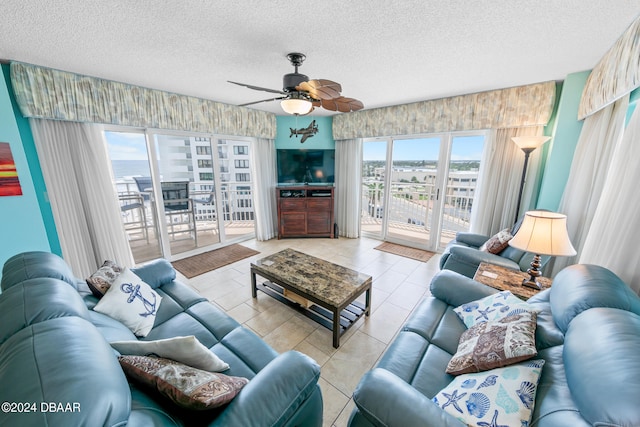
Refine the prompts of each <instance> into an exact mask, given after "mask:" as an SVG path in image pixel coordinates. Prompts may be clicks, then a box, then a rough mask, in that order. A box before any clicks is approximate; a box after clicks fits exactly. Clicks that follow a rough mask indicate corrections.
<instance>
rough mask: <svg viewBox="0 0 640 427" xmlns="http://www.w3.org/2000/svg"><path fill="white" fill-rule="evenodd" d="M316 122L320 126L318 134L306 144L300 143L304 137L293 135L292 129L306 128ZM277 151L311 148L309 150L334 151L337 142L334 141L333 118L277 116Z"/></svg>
mask: <svg viewBox="0 0 640 427" xmlns="http://www.w3.org/2000/svg"><path fill="white" fill-rule="evenodd" d="M313 120H315V121H316V124H317V125H318V133H316V134H315V135H314V136H312V137H311V138H308V139H307V140H306V141H305V142H304V144H302V143H300V141H301V140H302V136H301V135H298V137H297V138H296V135H292V134H291V129H301V128H306V127H307V126H309V124H310V123H311V122H312V121H313ZM276 124H277V131H276V140H275V144H276V149H291V148H309V149H323V150H326V149H334V148H336V142H335V141H334V139H333V118H332V117H314V116H300V117H296V116H277V117H276Z"/></svg>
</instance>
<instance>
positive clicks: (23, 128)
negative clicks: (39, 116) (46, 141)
mask: <svg viewBox="0 0 640 427" xmlns="http://www.w3.org/2000/svg"><path fill="white" fill-rule="evenodd" d="M2 72H3V73H4V78H5V81H6V83H7V84H6V86H7V89H8V91H9V99H10V100H11V106H12V108H13V113H14V117H15V120H16V124H17V125H18V132H20V138H21V139H22V148H24V152H25V156H26V158H27V163H28V164H29V169H30V170H31V179H32V181H33V187H34V189H35V192H36V197H37V199H38V205H39V206H40V212H41V213H42V221H43V223H44V228H45V230H46V231H47V238H48V240H49V246H50V247H51V252H53V253H55V254H58V255H60V256H62V248H61V247H60V239H59V237H58V230H57V229H56V223H55V220H54V219H53V212H52V211H51V203H50V202H49V198H48V197H47V187H46V185H45V183H44V177H43V176H42V169H41V168H40V160H39V159H38V152H37V151H36V145H35V142H34V141H33V134H32V133H31V126H30V125H29V120H28V119H27V118H25V117H22V113H20V108H19V107H18V103H17V102H16V97H15V95H14V92H13V88H12V87H11V77H10V67H9V64H4V65H2Z"/></svg>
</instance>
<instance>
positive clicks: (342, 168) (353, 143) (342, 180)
mask: <svg viewBox="0 0 640 427" xmlns="http://www.w3.org/2000/svg"><path fill="white" fill-rule="evenodd" d="M361 169H362V139H360V138H358V139H347V140H342V141H336V190H335V191H336V194H335V212H336V222H337V223H338V230H339V234H340V235H341V236H345V237H349V238H357V237H359V236H360V199H361V195H360V192H361V190H362V189H361V186H360V175H361Z"/></svg>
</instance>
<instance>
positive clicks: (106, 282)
mask: <svg viewBox="0 0 640 427" xmlns="http://www.w3.org/2000/svg"><path fill="white" fill-rule="evenodd" d="M120 273H122V267H120V266H119V265H118V264H116V263H115V262H113V261H109V260H107V261H105V262H104V263H103V264H102V267H100V268H99V269H98V271H96V272H95V273H93V274H92V275H91V276H89V278H88V279H87V285H89V289H91V292H93V295H95V296H96V297H97V298H102V297H103V296H104V294H106V293H107V291H108V290H109V288H110V287H111V285H112V284H113V281H114V280H116V277H118V276H119V275H120Z"/></svg>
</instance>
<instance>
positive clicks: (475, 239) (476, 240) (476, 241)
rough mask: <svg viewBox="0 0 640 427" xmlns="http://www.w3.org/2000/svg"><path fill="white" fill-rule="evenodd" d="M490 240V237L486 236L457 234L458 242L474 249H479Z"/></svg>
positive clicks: (467, 233) (460, 232)
mask: <svg viewBox="0 0 640 427" xmlns="http://www.w3.org/2000/svg"><path fill="white" fill-rule="evenodd" d="M489 239H490V237H489V236H485V235H484V234H476V233H469V232H466V231H459V232H457V233H456V242H458V243H464V244H465V245H469V246H471V247H474V248H479V247H480V246H482V245H483V244H485V242H486V241H487V240H489Z"/></svg>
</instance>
